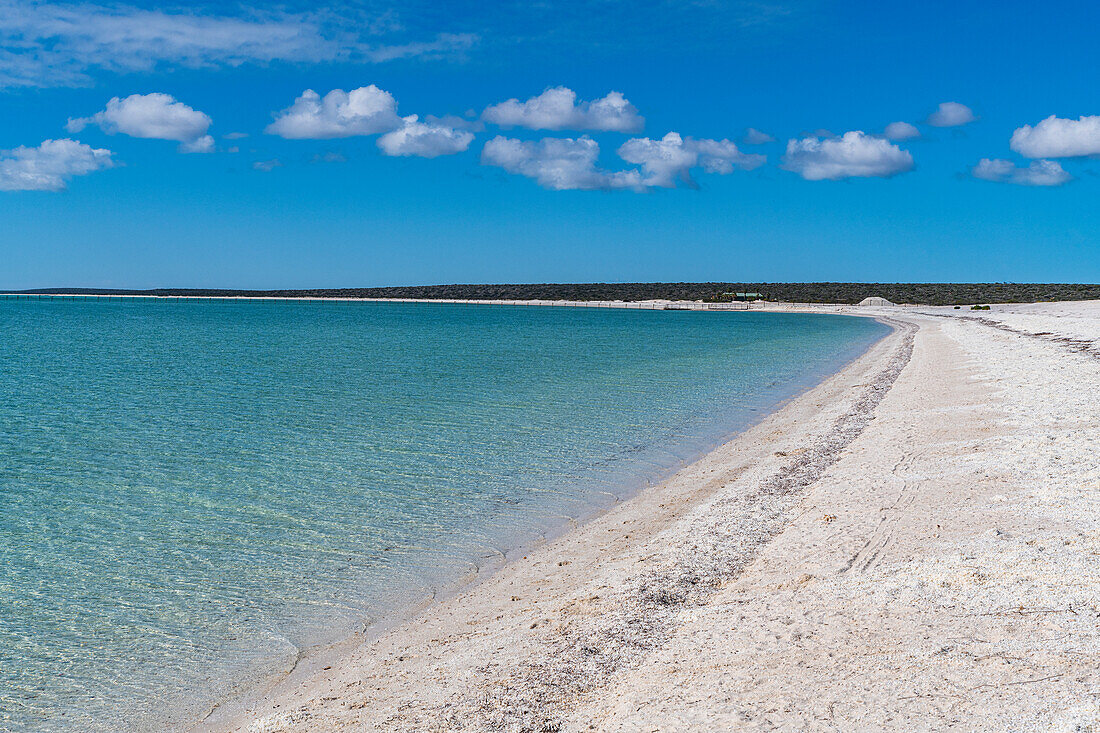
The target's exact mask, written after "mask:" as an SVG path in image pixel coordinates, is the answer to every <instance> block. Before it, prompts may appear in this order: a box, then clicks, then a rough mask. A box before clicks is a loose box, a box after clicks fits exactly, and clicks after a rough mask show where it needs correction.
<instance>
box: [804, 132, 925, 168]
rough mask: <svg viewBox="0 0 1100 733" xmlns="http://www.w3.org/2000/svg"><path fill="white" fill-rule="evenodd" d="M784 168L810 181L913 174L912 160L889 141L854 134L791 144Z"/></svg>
mask: <svg viewBox="0 0 1100 733" xmlns="http://www.w3.org/2000/svg"><path fill="white" fill-rule="evenodd" d="M782 167H783V168H784V169H785V170H789V171H793V172H795V173H797V174H798V175H800V176H802V177H803V178H805V179H806V180H807V181H821V180H830V181H835V180H839V179H842V178H853V177H879V178H889V177H890V176H895V175H897V174H898V173H904V172H906V171H909V170H912V168H913V156H912V155H910V154H909V152H908V151H907V150H902V149H901V148H899V147H898V146H897V145H894V144H893V143H891V142H889V141H887V140H883V139H882V138H878V137H873V136H871V135H867V134H864V133H863V132H861V131H859V130H853V131H851V132H846V133H844V135H843V136H842V137H834V138H828V139H824V140H823V139H820V138H817V137H807V138H803V139H801V140H789V141H788V142H787V153H786V155H784V156H783V165H782Z"/></svg>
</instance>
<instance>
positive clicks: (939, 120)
mask: <svg viewBox="0 0 1100 733" xmlns="http://www.w3.org/2000/svg"><path fill="white" fill-rule="evenodd" d="M976 119H978V118H977V117H975V116H974V112H973V111H972V110H971V109H970V108H969V107H967V106H966V105H965V104H959V103H958V102H941V103H940V106H939V107H938V108H937V109H936V111H935V112H933V113H932V114H930V115H928V120H927V122H928V124H929V125H932V126H933V127H958V126H959V125H965V124H966V123H968V122H973V121H974V120H976Z"/></svg>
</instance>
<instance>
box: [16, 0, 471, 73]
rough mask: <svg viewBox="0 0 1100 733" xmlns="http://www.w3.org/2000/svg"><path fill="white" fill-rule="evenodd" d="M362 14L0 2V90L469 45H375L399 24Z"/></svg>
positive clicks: (457, 40)
mask: <svg viewBox="0 0 1100 733" xmlns="http://www.w3.org/2000/svg"><path fill="white" fill-rule="evenodd" d="M369 12H370V11H361V12H355V11H354V10H353V9H351V8H346V7H345V8H341V9H340V12H338V13H337V12H331V11H317V12H311V13H287V12H281V11H266V10H259V9H255V8H243V9H242V10H241V13H240V15H238V16H232V15H211V14H208V15H202V14H199V13H198V12H196V11H194V10H172V11H166V10H151V9H144V8H138V7H135V6H133V5H125V4H108V5H97V4H92V3H47V2H26V1H24V0H0V87H20V86H32V87H44V86H56V85H80V84H88V83H90V81H91V76H90V74H91V72H93V71H95V70H103V71H109V72H129V71H149V70H153V69H156V68H159V67H186V68H207V67H217V66H230V67H232V66H239V65H241V64H246V63H267V62H276V61H288V62H297V63H302V62H306V63H309V62H323V61H340V60H350V61H356V60H368V61H375V62H380V61H386V60H389V59H396V58H408V57H413V56H416V57H421V58H438V57H442V56H447V55H454V54H461V53H463V52H464V51H466V50H468V49H469V48H470V47H471V46H472V45H473V44H474V43H476V41H477V37H476V36H472V35H469V34H439V35H437V36H435V37H434V38H433V40H430V41H424V42H406V43H401V44H397V45H395V44H381V43H378V42H375V41H370V40H368V38H367V37H369V36H376V35H379V34H382V33H387V32H390V31H395V30H400V29H399V28H395V27H394V24H393V23H392V19H388V16H387V14H383V15H382V16H381V17H378V16H371V15H369Z"/></svg>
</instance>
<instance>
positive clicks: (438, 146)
mask: <svg viewBox="0 0 1100 733" xmlns="http://www.w3.org/2000/svg"><path fill="white" fill-rule="evenodd" d="M473 140H474V134H473V133H472V132H467V131H465V130H456V129H454V128H453V127H448V126H446V125H441V124H438V123H433V122H420V119H419V118H418V117H417V116H416V115H409V116H408V117H405V118H403V124H402V125H401V127H399V128H398V129H396V130H394V131H392V132H387V133H386V134H385V135H383V136H382V137H380V138H378V147H379V148H380V149H381V150H382V152H383V153H385V154H386V155H418V156H420V157H421V158H435V157H438V156H440V155H453V154H454V153H461V152H462V151H463V150H466V149H467V148H468V147H470V143H471V142H473Z"/></svg>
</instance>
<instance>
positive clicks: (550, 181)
mask: <svg viewBox="0 0 1100 733" xmlns="http://www.w3.org/2000/svg"><path fill="white" fill-rule="evenodd" d="M599 155H600V146H599V145H598V144H597V143H596V141H595V140H593V139H592V138H590V137H587V136H583V137H580V138H577V139H572V138H543V139H542V140H538V141H530V140H516V139H513V138H507V137H503V136H501V135H497V136H496V137H494V138H493V139H492V140H489V141H488V142H486V143H485V147H484V148H483V149H482V151H481V164H482V165H492V166H498V167H500V168H503V169H504V170H506V171H508V172H509V173H517V174H519V175H522V176H527V177H528V178H533V179H535V180H536V181H538V183H539V185H540V186H542V187H543V188H549V189H552V190H555V191H564V190H569V189H582V190H594V189H613V188H632V189H635V190H642V189H643V188H644V186H643V185H642V182H641V177H640V176H639V175H638V172H637V171H623V172H618V173H612V172H609V171H604V170H600V169H598V168H596V159H597V158H598V157H599Z"/></svg>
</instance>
